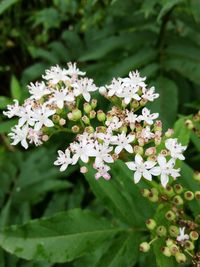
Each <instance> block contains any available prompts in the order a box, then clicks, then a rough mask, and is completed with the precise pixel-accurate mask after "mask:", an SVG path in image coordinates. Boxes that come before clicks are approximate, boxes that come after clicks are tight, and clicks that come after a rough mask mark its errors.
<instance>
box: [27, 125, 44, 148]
mask: <svg viewBox="0 0 200 267" xmlns="http://www.w3.org/2000/svg"><path fill="white" fill-rule="evenodd" d="M41 137H42V132H41V131H35V130H34V129H33V128H29V129H28V135H27V139H28V140H29V143H30V144H32V143H34V144H35V145H36V146H40V145H41V144H42V140H41Z"/></svg>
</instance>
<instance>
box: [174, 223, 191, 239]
mask: <svg viewBox="0 0 200 267" xmlns="http://www.w3.org/2000/svg"><path fill="white" fill-rule="evenodd" d="M188 239H189V235H188V234H185V227H182V228H179V235H178V236H177V238H176V240H177V241H178V242H182V241H185V240H188Z"/></svg>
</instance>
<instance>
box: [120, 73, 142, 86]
mask: <svg viewBox="0 0 200 267" xmlns="http://www.w3.org/2000/svg"><path fill="white" fill-rule="evenodd" d="M145 80H146V77H144V78H142V77H140V73H139V72H138V71H137V70H136V71H135V72H134V71H132V72H131V71H130V72H129V78H124V79H123V82H124V84H128V85H130V86H132V87H137V88H138V87H145V86H146V84H145V83H144V81H145Z"/></svg>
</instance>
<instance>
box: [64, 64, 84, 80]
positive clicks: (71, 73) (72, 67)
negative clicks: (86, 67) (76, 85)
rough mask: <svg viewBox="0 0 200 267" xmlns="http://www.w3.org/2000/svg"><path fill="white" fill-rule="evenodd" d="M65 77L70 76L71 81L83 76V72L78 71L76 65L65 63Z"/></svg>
mask: <svg viewBox="0 0 200 267" xmlns="http://www.w3.org/2000/svg"><path fill="white" fill-rule="evenodd" d="M67 66H68V69H67V75H69V76H71V77H72V78H73V79H77V78H78V75H80V76H84V75H85V72H83V71H80V70H79V68H77V67H76V63H72V62H69V63H67Z"/></svg>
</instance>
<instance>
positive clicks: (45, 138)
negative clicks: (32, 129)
mask: <svg viewBox="0 0 200 267" xmlns="http://www.w3.org/2000/svg"><path fill="white" fill-rule="evenodd" d="M48 140H49V136H48V135H47V134H44V135H43V136H42V141H43V142H47V141H48Z"/></svg>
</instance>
